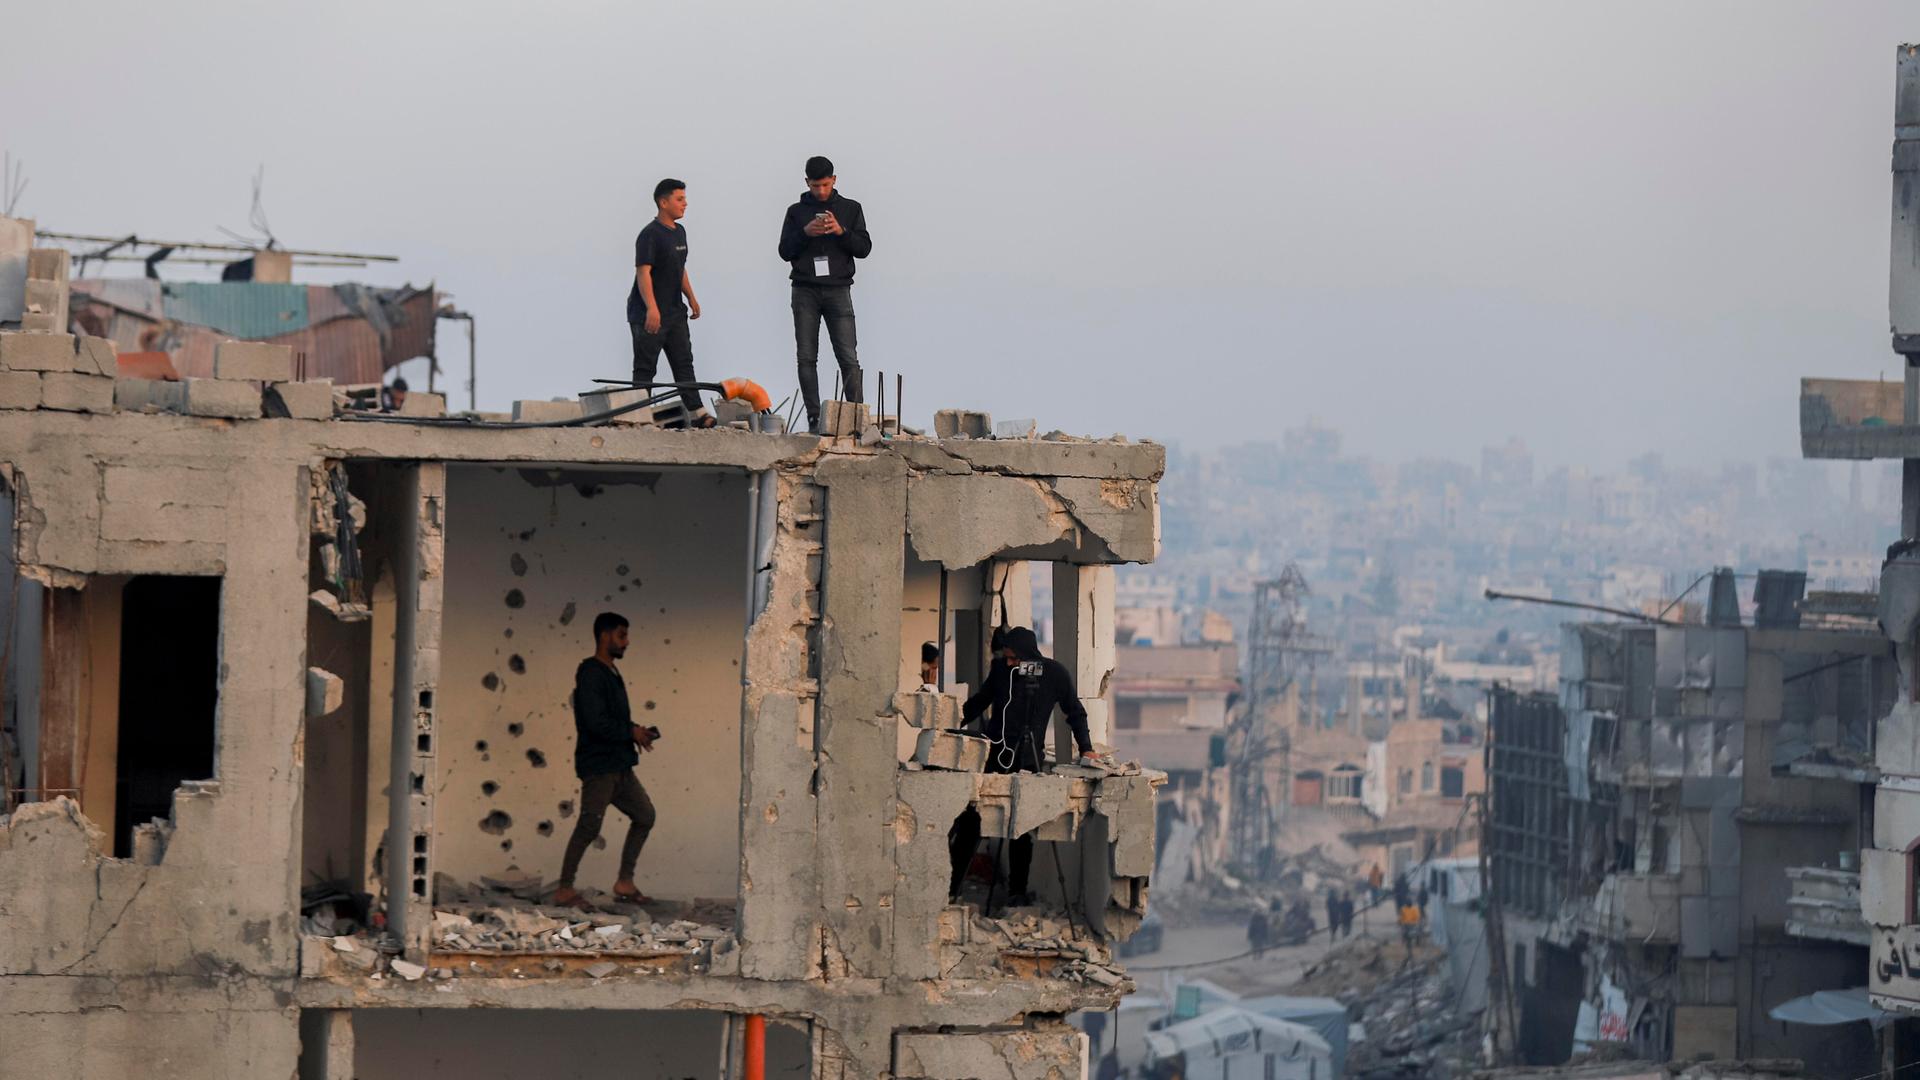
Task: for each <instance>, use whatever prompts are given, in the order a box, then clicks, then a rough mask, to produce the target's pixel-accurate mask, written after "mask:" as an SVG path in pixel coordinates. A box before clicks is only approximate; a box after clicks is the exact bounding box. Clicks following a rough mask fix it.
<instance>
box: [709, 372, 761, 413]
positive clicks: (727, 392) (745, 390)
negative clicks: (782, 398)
mask: <svg viewBox="0 0 1920 1080" xmlns="http://www.w3.org/2000/svg"><path fill="white" fill-rule="evenodd" d="M720 392H721V394H722V395H723V396H724V397H725V398H726V399H727V400H728V401H744V402H746V403H747V404H749V405H751V406H753V411H754V412H766V411H767V410H768V409H771V408H773V397H772V396H771V395H769V394H768V393H767V391H766V388H765V387H762V386H761V385H760V384H759V383H757V382H754V381H753V380H752V379H728V380H727V381H726V382H723V383H721V384H720Z"/></svg>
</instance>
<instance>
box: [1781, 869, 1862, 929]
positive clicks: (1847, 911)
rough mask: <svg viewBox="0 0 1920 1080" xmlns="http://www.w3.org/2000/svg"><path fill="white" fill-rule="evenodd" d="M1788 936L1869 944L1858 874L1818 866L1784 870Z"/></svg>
mask: <svg viewBox="0 0 1920 1080" xmlns="http://www.w3.org/2000/svg"><path fill="white" fill-rule="evenodd" d="M1787 884H1788V888H1789V889H1790V890H1791V891H1790V892H1789V894H1788V897H1787V933H1789V934H1792V935H1793V936H1794V937H1802V938H1818V939H1820V940H1822V941H1843V942H1846V943H1847V944H1849V945H1862V946H1864V945H1870V944H1872V930H1871V929H1870V928H1869V927H1868V926H1867V921H1866V919H1865V918H1864V917H1863V916H1862V915H1861V912H1860V872H1859V871H1857V870H1829V869H1826V868H1825V867H1819V866H1789V867H1787Z"/></svg>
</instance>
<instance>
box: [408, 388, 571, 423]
mask: <svg viewBox="0 0 1920 1080" xmlns="http://www.w3.org/2000/svg"><path fill="white" fill-rule="evenodd" d="M407 396H408V397H412V396H413V395H411V394H409V395H407ZM585 415H586V413H585V411H584V410H582V409H581V408H580V403H579V402H577V401H516V402H514V403H513V422H514V423H516V424H551V423H553V422H554V421H555V420H575V419H578V418H580V417H582V416H585Z"/></svg>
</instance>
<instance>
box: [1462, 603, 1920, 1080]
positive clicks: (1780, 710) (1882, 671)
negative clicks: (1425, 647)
mask: <svg viewBox="0 0 1920 1080" xmlns="http://www.w3.org/2000/svg"><path fill="white" fill-rule="evenodd" d="M1800 586H1801V580H1800V577H1799V575H1798V574H1797V573H1792V574H1774V573H1770V572H1762V574H1761V575H1760V577H1759V578H1758V579H1757V581H1756V582H1755V587H1754V593H1755V602H1754V610H1753V613H1752V616H1751V618H1750V619H1744V620H1743V618H1742V615H1741V611H1740V604H1739V599H1738V596H1737V594H1736V591H1735V588H1736V579H1735V577H1734V575H1733V574H1732V573H1731V572H1730V571H1721V572H1719V573H1717V574H1716V575H1715V576H1714V579H1713V584H1712V596H1711V599H1710V600H1709V602H1708V604H1707V612H1708V621H1707V622H1706V623H1705V624H1693V625H1676V624H1666V623H1661V624H1654V623H1646V624H1632V623H1582V624H1576V625H1570V626H1568V627H1567V629H1566V638H1567V641H1566V645H1565V647H1564V648H1563V649H1562V660H1561V689H1560V693H1559V694H1558V695H1557V696H1554V695H1547V694H1538V693H1522V692H1518V691H1514V690H1509V689H1499V690H1496V691H1495V692H1494V694H1493V718H1492V722H1491V725H1490V728H1491V745H1490V756H1491V764H1490V770H1489V781H1490V804H1489V820H1488V823H1487V838H1486V841H1485V842H1486V844H1487V845H1488V849H1489V850H1488V853H1487V855H1488V861H1489V863H1490V867H1491V878H1490V883H1489V884H1490V888H1489V895H1490V899H1491V902H1492V903H1491V905H1490V907H1489V909H1488V917H1489V918H1490V919H1494V920H1496V921H1497V922H1498V924H1499V925H1498V926H1497V927H1490V928H1489V931H1490V932H1489V940H1490V941H1492V942H1496V943H1500V944H1503V946H1504V949H1503V951H1502V952H1501V954H1500V955H1499V956H1498V957H1497V958H1496V959H1495V962H1494V964H1493V971H1492V977H1493V979H1494V982H1495V985H1494V987H1493V993H1492V995H1491V997H1492V1001H1493V1010H1492V1012H1493V1016H1494V1020H1495V1024H1496V1027H1497V1029H1498V1030H1499V1032H1500V1035H1499V1037H1500V1038H1501V1039H1503V1040H1505V1039H1511V1040H1512V1042H1511V1043H1510V1044H1509V1045H1511V1046H1512V1047H1513V1048H1515V1049H1516V1050H1517V1052H1518V1056H1519V1059H1520V1060H1521V1061H1523V1062H1527V1063H1531V1064H1556V1063H1559V1062H1564V1061H1566V1060H1567V1058H1568V1057H1569V1056H1570V1055H1571V1054H1573V1053H1575V1052H1576V1051H1577V1050H1585V1049H1588V1048H1591V1047H1594V1046H1598V1045H1600V1044H1603V1043H1614V1044H1622V1045H1624V1047H1625V1048H1626V1049H1627V1050H1629V1051H1630V1052H1631V1054H1632V1056H1634V1057H1636V1058H1639V1059H1642V1060H1650V1061H1668V1060H1676V1061H1687V1060H1692V1059H1693V1058H1694V1057H1696V1056H1697V1055H1702V1054H1704V1055H1706V1056H1710V1057H1713V1058H1716V1059H1719V1060H1723V1061H1724V1060H1734V1059H1752V1058H1798V1059H1801V1060H1803V1061H1805V1062H1806V1063H1807V1064H1808V1066H1809V1067H1810V1068H1812V1069H1813V1070H1814V1071H1815V1072H1816V1073H1817V1074H1819V1075H1857V1074H1858V1073H1859V1072H1860V1071H1861V1069H1862V1068H1865V1069H1867V1070H1871V1069H1872V1068H1873V1066H1874V1064H1875V1063H1876V1061H1877V1057H1876V1049H1875V1046H1874V1043H1873V1039H1872V1038H1871V1035H1870V1033H1869V1032H1867V1031H1866V1029H1865V1027H1864V1025H1853V1026H1851V1027H1849V1028H1847V1029H1844V1030H1841V1031H1839V1032H1838V1033H1837V1034H1836V1031H1835V1030H1832V1029H1822V1028H1814V1027H1805V1026H1800V1025H1789V1024H1783V1023H1781V1022H1780V1021H1778V1020H1774V1019H1771V1018H1770V1017H1769V1016H1768V1013H1769V1011H1770V1010H1772V1009H1773V1008H1775V1007H1777V1006H1779V1005H1782V1004H1784V1003H1786V1002H1788V1001H1791V1000H1793V999H1795V998H1798V997H1801V996H1803V995H1807V994H1812V993H1815V992H1817V991H1823V990H1845V989H1848V988H1851V987H1854V986H1857V985H1858V984H1859V977H1860V967H1861V965H1862V964H1864V963H1865V959H1866V949H1865V947H1864V945H1865V936H1864V929H1863V927H1862V926H1861V924H1860V923H1859V921H1858V919H1857V917H1835V918H1824V917H1823V918H1820V919H1817V920H1815V919H1809V918H1806V917H1804V916H1802V915H1801V911H1802V908H1803V906H1804V893H1805V890H1806V888H1807V885H1806V882H1807V881H1808V880H1810V879H1814V878H1820V879H1824V878H1825V877H1827V876H1828V875H1832V874H1836V873H1841V872H1844V871H1847V870H1850V869H1851V865H1852V856H1853V853H1854V852H1855V851H1857V850H1858V848H1859V846H1860V845H1861V843H1862V841H1863V838H1864V837H1865V836H1866V835H1868V834H1869V832H1870V830H1871V816H1870V811H1869V806H1870V803H1869V800H1868V799H1867V798H1866V797H1865V796H1866V792H1867V791H1868V790H1869V789H1870V783H1871V779H1870V776H1871V774H1870V772H1869V771H1868V769H1867V763H1868V762H1870V761H1871V755H1872V731H1873V721H1874V718H1875V717H1876V716H1878V715H1880V713H1882V712H1884V710H1885V709H1886V708H1887V707H1888V706H1889V705H1890V703H1891V701H1892V698H1893V693H1894V686H1895V677H1894V670H1893V663H1892V658H1891V656H1890V655H1889V650H1888V649H1887V647H1886V642H1885V640H1884V639H1883V638H1882V637H1881V635H1880V634H1879V632H1878V630H1877V629H1875V628H1874V626H1873V625H1872V624H1871V623H1870V622H1868V621H1866V620H1863V619H1859V618H1857V617H1853V616H1849V615H1822V614H1818V613H1817V612H1818V605H1817V604H1811V603H1808V602H1807V598H1804V597H1802V595H1801V593H1800ZM1834 914H1835V915H1836V916H1845V915H1847V914H1848V913H1845V912H1835V913H1834Z"/></svg>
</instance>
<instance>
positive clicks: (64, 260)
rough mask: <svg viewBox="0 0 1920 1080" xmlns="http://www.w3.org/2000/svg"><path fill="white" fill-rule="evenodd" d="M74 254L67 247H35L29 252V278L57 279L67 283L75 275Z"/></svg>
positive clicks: (40, 279)
mask: <svg viewBox="0 0 1920 1080" xmlns="http://www.w3.org/2000/svg"><path fill="white" fill-rule="evenodd" d="M72 267H73V255H72V254H71V253H70V252H68V251H67V249H66V248H34V249H32V250H31V251H29V252H27V278H28V280H30V281H57V282H59V283H60V284H61V285H65V284H66V283H67V281H68V279H69V278H71V277H72V276H73V269H72Z"/></svg>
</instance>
